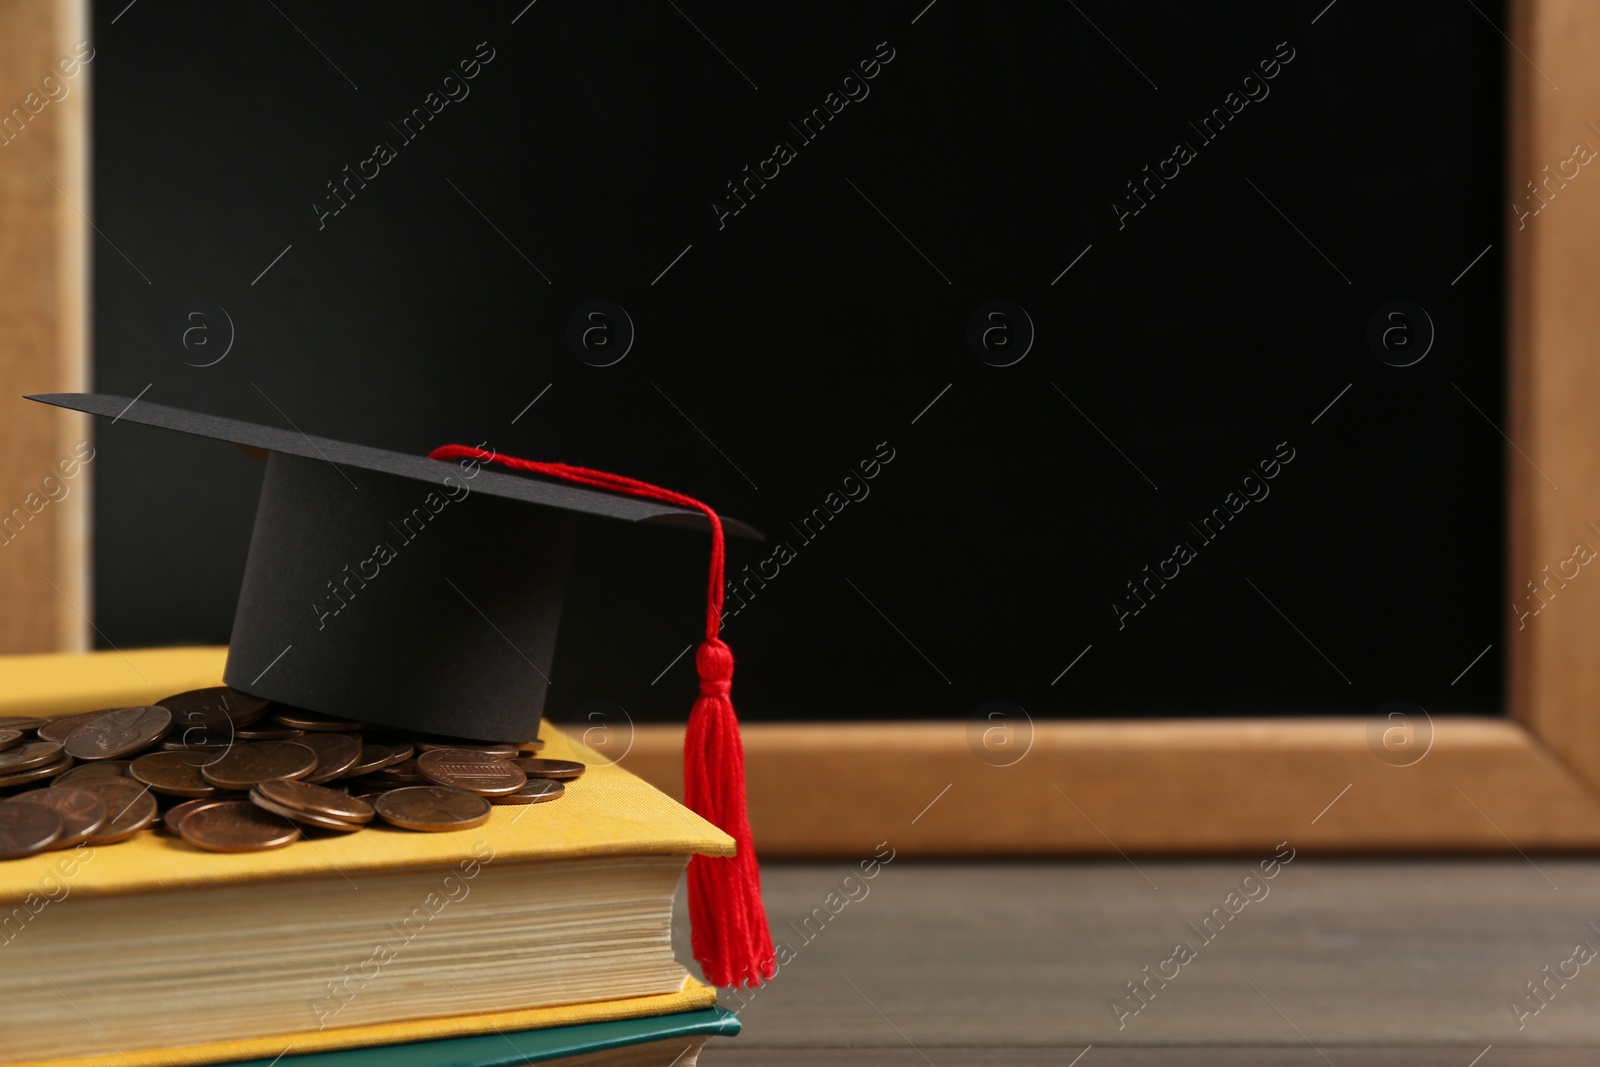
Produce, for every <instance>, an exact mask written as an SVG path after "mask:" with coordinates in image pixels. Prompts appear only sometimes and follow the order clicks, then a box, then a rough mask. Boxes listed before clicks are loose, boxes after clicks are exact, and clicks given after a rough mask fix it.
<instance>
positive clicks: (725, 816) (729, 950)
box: [428, 445, 777, 986]
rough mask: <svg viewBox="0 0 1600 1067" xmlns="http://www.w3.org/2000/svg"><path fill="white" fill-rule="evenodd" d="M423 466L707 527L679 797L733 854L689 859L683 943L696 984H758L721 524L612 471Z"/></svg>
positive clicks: (442, 451) (756, 896)
mask: <svg viewBox="0 0 1600 1067" xmlns="http://www.w3.org/2000/svg"><path fill="white" fill-rule="evenodd" d="M428 455H429V458H430V459H475V460H477V461H479V462H480V463H498V464H501V465H502V466H506V467H510V468H512V469H513V470H520V471H528V472H529V473H532V474H540V475H544V476H545V477H548V478H556V479H559V480H561V481H565V482H572V483H574V484H577V485H585V486H589V487H590V488H593V489H603V490H606V491H608V492H613V493H622V494H625V495H627V496H634V497H643V498H644V499H647V500H659V501H661V502H662V503H666V504H675V505H677V506H678V507H685V508H694V509H695V510H696V511H700V512H703V513H704V514H705V517H706V521H708V522H709V523H710V524H711V574H710V584H709V587H708V589H707V592H706V639H705V642H704V643H703V644H701V646H700V648H699V650H698V651H696V653H695V657H694V662H695V669H696V670H697V671H698V672H699V675H700V696H699V699H697V700H696V701H695V702H694V708H693V710H691V711H690V712H689V728H688V732H687V733H686V735H685V737H684V745H683V798H684V803H686V804H687V805H688V806H689V810H691V811H693V812H694V813H695V814H697V815H699V816H700V817H701V818H703V819H705V820H706V821H707V822H709V823H711V824H712V825H713V826H715V827H717V828H718V829H720V830H721V831H722V832H723V833H726V834H727V835H728V836H729V837H731V838H733V841H734V845H735V846H736V848H737V852H736V853H735V854H734V855H733V856H732V857H731V858H726V859H721V858H713V857H710V856H694V857H691V858H690V860H689V921H690V927H691V929H690V943H691V944H692V946H693V948H694V958H695V959H696V960H697V961H699V963H700V969H701V970H702V971H703V972H704V973H705V976H706V981H708V982H710V983H711V984H713V985H717V986H738V985H745V984H748V985H760V984H761V983H762V981H763V980H765V979H768V978H771V977H772V976H773V975H774V974H776V973H777V958H776V953H775V952H774V951H773V948H772V933H771V931H770V930H769V929H768V927H767V913H766V909H765V908H764V907H763V906H762V903H761V870H760V867H759V865H758V864H757V863H756V851H755V846H754V844H753V843H752V842H751V839H750V819H749V816H748V814H747V812H746V810H745V790H744V745H743V743H742V742H741V741H740V740H739V719H738V717H737V716H736V715H735V714H734V711H733V699H732V697H731V696H730V692H731V690H732V687H733V652H732V650H730V649H729V648H728V646H727V645H725V644H723V642H722V639H721V638H720V637H719V636H718V635H719V634H720V633H721V630H722V572H723V541H722V520H721V519H719V518H718V517H717V513H716V512H715V511H713V510H712V509H711V507H710V505H707V504H702V503H701V502H700V501H698V500H696V499H694V498H693V497H691V496H685V495H684V494H682V493H675V492H673V491H672V490H670V489H663V488H661V487H660V486H656V485H651V484H650V483H649V482H641V481H639V480H637V479H635V478H626V477H623V476H622V475H620V474H609V473H607V472H606V471H597V470H591V469H589V468H587V467H574V466H571V465H570V464H566V463H540V462H537V461H535V460H531V459H518V458H516V457H515V456H502V455H500V454H498V453H495V452H486V451H484V450H483V449H478V448H469V447H467V446H466V445H443V446H441V447H439V448H436V449H434V450H433V451H432V452H430V453H429V454H428Z"/></svg>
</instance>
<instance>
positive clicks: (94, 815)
mask: <svg viewBox="0 0 1600 1067" xmlns="http://www.w3.org/2000/svg"><path fill="white" fill-rule="evenodd" d="M11 799H12V800H20V801H23V802H25V803H28V804H43V805H44V806H45V807H47V808H49V809H51V810H52V811H54V812H55V813H56V814H57V815H59V816H61V836H60V837H58V838H56V839H55V840H54V841H52V842H51V843H50V847H51V848H71V847H72V846H73V845H76V844H79V843H80V842H83V841H87V840H89V838H90V837H92V836H93V835H94V832H95V831H96V830H98V829H100V827H101V826H103V825H105V821H106V819H108V818H110V814H109V813H108V812H107V811H106V804H105V801H103V800H101V799H100V797H99V795H98V794H97V793H95V792H93V791H92V790H88V789H83V788H81V787H79V786H75V785H50V786H45V787H44V788H43V789H30V790H28V791H27V792H26V793H18V794H17V795H16V796H14V797H12V798H11Z"/></svg>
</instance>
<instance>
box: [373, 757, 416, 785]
mask: <svg viewBox="0 0 1600 1067" xmlns="http://www.w3.org/2000/svg"><path fill="white" fill-rule="evenodd" d="M372 778H373V779H374V780H375V781H379V782H393V783H396V784H398V785H421V784H422V783H423V782H426V781H427V779H426V778H424V777H422V775H421V773H420V772H418V770H417V761H416V759H415V757H409V756H408V757H407V758H405V759H403V760H401V761H400V762H399V763H395V764H391V765H390V766H388V767H385V768H383V769H382V770H378V771H373V772H372Z"/></svg>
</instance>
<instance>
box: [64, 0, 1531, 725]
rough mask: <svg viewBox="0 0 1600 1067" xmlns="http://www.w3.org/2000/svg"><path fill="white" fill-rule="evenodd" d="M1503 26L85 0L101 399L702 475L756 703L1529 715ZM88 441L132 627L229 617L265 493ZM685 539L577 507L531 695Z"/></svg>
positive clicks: (1140, 10)
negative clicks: (1515, 632) (1516, 467)
mask: <svg viewBox="0 0 1600 1067" xmlns="http://www.w3.org/2000/svg"><path fill="white" fill-rule="evenodd" d="M924 5H926V6H924ZM1503 17H1504V12H1503V9H1502V5H1500V4H1497V3H1493V2H1488V0H1480V2H1479V3H1478V4H1476V5H1472V4H1466V5H1460V6H1454V5H1443V6H1439V5H1428V6H1424V5H1387V4H1381V3H1376V2H1365V0H1337V2H1336V3H1333V4H1328V3H1326V0H1310V2H1306V3H1300V2H1297V3H1294V4H1288V5H1285V4H1277V3H1265V2H1256V3H1236V4H1230V5H1226V6H1224V7H1218V6H1216V5H1178V4H1167V3H1150V2H1146V3H1134V4H1126V3H1124V4H1109V3H1100V2H1093V3H1090V2H1081V3H1079V4H1076V5H1074V4H1066V5H1038V4H1001V5H993V4H988V5H971V4H963V3H960V2H959V0H936V2H934V3H931V4H926V0H912V2H911V3H909V4H905V5H898V4H897V5H838V6H818V5H813V4H807V5H792V6H788V7H784V8H774V7H771V6H770V5H768V6H756V7H752V6H749V5H708V4H704V3H687V2H684V0H679V2H676V3H661V4H643V5H627V6H623V5H593V4H575V3H571V2H569V0H541V2H539V3H537V4H527V3H526V0H510V2H508V3H495V4H487V5H401V6H396V5H392V4H382V5H378V4H362V5H357V4H346V5H338V6H332V7H330V6H328V5H316V4H308V3H303V2H299V0H277V2H275V3H267V4H243V5H218V4H203V3H196V2H191V3H168V4H137V5H131V6H130V5H127V4H126V0H111V2H109V3H98V2H97V3H96V4H95V5H94V26H93V32H94V42H95V47H96V54H95V56H94V58H93V60H92V68H93V76H94V80H95V94H96V95H95V106H94V164H93V166H94V189H95V219H96V223H97V225H98V228H99V236H98V237H97V239H96V240H97V243H96V245H95V266H94V293H95V296H94V308H95V320H94V328H95V353H96V354H95V368H94V373H95V386H96V389H97V390H98V391H100V392H106V393H116V394H120V395H123V396H127V397H133V396H135V395H142V396H144V397H146V398H147V399H149V400H151V401H157V402H160V403H165V404H170V405H174V406H180V407H189V408H193V409H198V410H203V411H209V412H213V413H216V414H221V415H228V416H232V417H237V418H242V419H247V420H250V421H262V422H272V423H274V424H276V425H281V426H292V427H295V428H298V429H300V430H303V431H305V432H307V433H314V434H321V435H325V436H329V437H335V438H340V439H344V440H350V441H360V442H365V443H368V444H373V445H378V446H382V447H387V448H394V449H399V450H406V451H415V452H418V453H422V452H426V451H427V450H428V449H430V448H432V447H433V446H435V445H438V444H443V443H446V442H452V441H459V442H464V443H468V444H478V443H479V442H485V441H487V442H489V443H490V444H491V445H492V446H493V447H494V448H496V449H497V450H499V451H501V452H505V453H509V454H513V455H522V456H528V457H533V458H540V459H559V460H565V461H568V462H575V463H583V464H586V465H590V466H596V467H602V468H606V469H610V470H616V471H621V472H625V473H628V474H632V475H635V476H637V477H641V478H646V479H650V480H653V481H656V482H658V483H663V484H667V485H671V486H673V487H675V488H679V489H681V490H683V491H686V492H690V493H694V494H696V495H698V496H700V497H702V498H703V499H707V500H710V501H713V502H715V503H716V504H717V505H718V506H719V507H721V508H723V509H725V510H726V511H727V512H728V513H729V514H732V515H737V516H739V517H741V518H743V519H746V520H748V521H749V522H751V523H752V524H753V525H755V526H757V527H759V528H761V529H762V530H764V531H765V532H766V533H767V535H768V538H769V540H768V542H767V543H766V544H764V545H751V544H735V545H733V546H732V549H731V551H732V553H733V554H732V557H731V563H730V577H732V578H733V579H734V580H735V583H736V586H735V590H734V593H733V595H730V600H729V612H730V617H729V619H728V622H727V628H726V635H727V638H728V640H729V641H730V643H731V644H732V645H733V647H734V649H735V651H736V653H737V654H738V655H739V657H740V659H739V672H738V676H737V680H736V693H737V697H738V700H737V703H738V706H739V709H740V712H741V714H742V715H743V716H744V717H745V718H746V719H750V720H759V719H851V718H901V717H907V718H909V717H924V718H937V717H965V716H969V715H971V714H972V713H973V711H974V709H975V708H978V707H979V706H981V705H983V704H984V703H985V702H986V701H990V700H995V699H1004V700H1008V701H1013V702H1015V703H1017V704H1020V705H1021V706H1023V707H1025V708H1026V709H1028V711H1029V713H1030V714H1032V715H1034V716H1035V717H1050V716H1054V717H1084V716H1089V717H1103V716H1127V717H1135V716H1151V715H1162V716H1169V715H1208V716H1209V715H1275V714H1324V713H1326V714H1351V713H1355V714H1366V713H1368V712H1370V711H1372V709H1374V708H1376V707H1378V706H1379V705H1382V704H1384V703H1386V702H1387V701H1390V700H1395V699H1405V700H1411V701H1415V702H1417V703H1419V704H1421V705H1422V706H1424V707H1425V708H1427V709H1428V710H1429V711H1430V712H1434V713H1438V712H1451V711H1467V712H1491V713H1497V712H1499V711H1500V709H1501V706H1502V705H1501V690H1502V674H1503V671H1502V663H1501V658H1500V650H1499V641H1500V634H1501V633H1502V632H1503V629H1504V627H1505V625H1506V624H1507V619H1508V617H1507V614H1506V612H1507V608H1506V606H1505V594H1504V593H1503V591H1502V590H1503V588H1504V585H1505V582H1504V576H1503V573H1502V571H1503V561H1504V546H1503V536H1502V525H1503V524H1502V495H1503V474H1502V469H1501V468H1502V459H1501V455H1502V448H1503V442H1502V439H1501V437H1500V435H1499V433H1498V432H1497V430H1496V425H1503V418H1502V415H1501V406H1502V390H1501V379H1502V376H1503V356H1502V338H1501V334H1502V324H1503V318H1502V312H1501V291H1502V262H1501V256H1500V251H1499V248H1498V244H1497V242H1498V241H1499V234H1500V232H1501V230H1502V227H1503V226H1504V224H1505V214H1504V212H1505V210H1506V209H1505V207H1504V204H1505V202H1506V200H1507V196H1506V194H1505V193H1504V191H1503V189H1502V175H1501V166H1502V165H1501V160H1502V156H1503V141H1504V129H1503V126H1504V114H1503V95H1504V69H1503V65H1504V64H1503V59H1502V51H1503V48H1504V47H1505V46H1504V41H1503V40H1502V38H1501V35H1500V33H1499V32H1498V30H1497V26H1498V25H1500V24H1501V23H1502V22H1503ZM97 443H98V447H99V452H98V455H97V459H96V463H95V470H96V477H97V483H96V484H97V488H96V493H97V496H96V503H95V525H94V533H95V587H96V601H95V603H96V621H97V624H98V627H99V630H100V632H101V634H102V640H103V641H105V642H108V643H115V644H116V645H118V646H120V647H124V648H126V647H130V646H140V645H152V644H162V643H172V642H219V643H220V642H224V641H226V640H227V638H228V634H229V626H230V622H231V619H232V611H233V604H234V599H235V597H236V595H237V591H238V584H239V578H240V575H241V573H242V570H243V564H244V552H245V547H246V544H247V540H248V536H249V531H250V525H251V516H252V513H253V510H254V507H255V497H256V493H257V491H258V489H259V485H260V477H261V474H260V470H261V468H260V467H259V465H258V464H257V463H256V462H255V461H253V460H251V459H250V458H248V457H246V456H244V455H241V454H239V453H237V452H235V451H233V450H232V449H230V448H227V447H226V446H221V445H216V444H213V443H207V442H202V441H198V440H193V439H186V438H181V437H170V436H166V435H163V434H161V433H160V432H158V431H154V430H150V429H147V428H142V427H138V426H134V425H129V424H124V423H119V424H116V425H115V426H107V425H102V426H101V427H99V429H98V439H97ZM704 553H705V544H704V541H703V539H701V538H698V537H697V536H696V535H693V534H690V533H686V532H677V531H655V532H648V533H641V532H640V531H637V530H634V529H631V528H628V527H626V526H623V525H621V524H616V523H610V524H608V523H606V522H604V521H595V522H593V523H592V525H591V526H589V527H588V528H586V530H585V531H584V532H583V533H582V535H581V537H580V542H579V548H578V551H577V569H576V571H575V573H574V575H573V577H572V581H571V583H570V585H569V588H568V597H567V607H566V615H565V623H564V625H563V629H562V633H561V637H560V640H559V642H558V645H557V648H556V653H555V662H554V667H553V673H552V679H553V685H552V687H551V690H550V700H551V709H552V711H553V712H555V713H557V714H567V715H572V714H576V713H578V712H579V711H580V710H581V709H582V708H584V707H586V706H589V705H590V702H593V701H606V702H610V703H611V704H614V705H617V706H621V707H623V708H626V709H627V711H628V712H629V714H630V715H632V717H633V718H634V719H635V720H641V721H642V720H649V719H672V718H681V717H682V715H683V714H684V713H685V711H686V710H687V707H688V703H689V700H690V695H691V694H692V692H693V680H692V679H693V673H692V669H691V666H690V664H689V663H688V661H687V657H684V658H675V657H677V656H678V655H679V653H680V652H681V651H682V650H683V649H684V648H685V646H687V645H688V644H689V642H690V641H691V640H693V639H694V638H695V635H696V631H697V626H698V621H697V620H698V618H699V613H700V611H701V597H702V595H703V594H702V588H701V587H702V583H703V581H704ZM1513 610H1514V605H1513ZM417 625H418V626H424V627H425V626H427V625H429V621H428V620H427V619H420V618H419V619H418V620H417ZM1491 646H1492V647H1491ZM1486 647H1487V648H1488V651H1487V652H1486V653H1485V654H1483V655H1482V656H1481V658H1479V659H1474V657H1476V656H1479V654H1480V652H1483V650H1484V649H1485V648H1486ZM1469 663H1470V669H1465V670H1464V668H1468V665H1469Z"/></svg>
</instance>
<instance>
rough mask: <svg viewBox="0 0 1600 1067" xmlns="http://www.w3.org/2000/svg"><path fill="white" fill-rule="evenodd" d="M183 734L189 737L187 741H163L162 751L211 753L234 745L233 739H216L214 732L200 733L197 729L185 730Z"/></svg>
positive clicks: (220, 751) (226, 749)
mask: <svg viewBox="0 0 1600 1067" xmlns="http://www.w3.org/2000/svg"><path fill="white" fill-rule="evenodd" d="M183 736H185V737H188V738H190V739H191V740H190V741H189V742H187V743H186V742H183V741H163V742H161V751H163V752H210V753H212V754H214V755H215V754H217V753H222V752H226V751H228V749H230V748H232V747H233V745H234V742H233V741H219V740H216V735H215V734H201V733H199V732H198V731H190V730H185V731H184V732H183Z"/></svg>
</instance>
